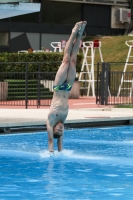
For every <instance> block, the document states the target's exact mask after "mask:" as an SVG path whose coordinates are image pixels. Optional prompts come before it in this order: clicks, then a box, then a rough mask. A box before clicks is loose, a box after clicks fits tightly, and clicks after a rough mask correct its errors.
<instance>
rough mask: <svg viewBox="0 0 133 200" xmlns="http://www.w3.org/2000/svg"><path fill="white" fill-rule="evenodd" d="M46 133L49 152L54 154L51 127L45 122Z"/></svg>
mask: <svg viewBox="0 0 133 200" xmlns="http://www.w3.org/2000/svg"><path fill="white" fill-rule="evenodd" d="M47 132H48V148H49V152H51V153H54V139H53V127H52V126H51V125H50V124H49V121H47Z"/></svg>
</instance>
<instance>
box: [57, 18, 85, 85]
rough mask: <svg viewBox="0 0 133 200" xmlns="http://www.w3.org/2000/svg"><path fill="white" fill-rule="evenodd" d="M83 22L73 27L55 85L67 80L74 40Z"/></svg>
mask: <svg viewBox="0 0 133 200" xmlns="http://www.w3.org/2000/svg"><path fill="white" fill-rule="evenodd" d="M82 23H83V22H78V23H76V24H75V26H74V28H73V29H72V33H71V35H70V37H69V39H68V41H67V43H66V47H65V49H64V56H63V61H62V64H61V66H60V67H59V69H58V71H57V74H56V77H55V82H54V85H61V84H63V83H64V82H65V81H66V80H67V74H68V69H69V65H70V56H71V52H72V49H73V42H74V40H75V38H76V35H77V32H78V31H79V29H80V28H81V27H82Z"/></svg>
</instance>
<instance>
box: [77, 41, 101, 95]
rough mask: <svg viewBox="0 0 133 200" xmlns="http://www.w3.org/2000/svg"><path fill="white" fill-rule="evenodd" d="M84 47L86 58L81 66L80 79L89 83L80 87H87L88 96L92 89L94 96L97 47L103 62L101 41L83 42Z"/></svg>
mask: <svg viewBox="0 0 133 200" xmlns="http://www.w3.org/2000/svg"><path fill="white" fill-rule="evenodd" d="M82 49H83V56H84V58H83V63H82V67H81V72H80V74H79V81H80V82H82V83H85V84H87V86H85V87H80V88H81V89H87V96H89V94H90V89H92V96H93V97H94V96H95V77H94V59H95V50H96V49H98V50H99V54H100V59H101V62H103V57H102V52H101V42H100V41H99V40H94V41H88V42H83V48H82ZM89 60H90V62H89ZM85 76H86V78H85Z"/></svg>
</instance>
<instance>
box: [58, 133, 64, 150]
mask: <svg viewBox="0 0 133 200" xmlns="http://www.w3.org/2000/svg"><path fill="white" fill-rule="evenodd" d="M63 135H64V130H63V134H62V136H61V137H59V138H58V140H57V146H58V151H62V148H63V147H62V140H63Z"/></svg>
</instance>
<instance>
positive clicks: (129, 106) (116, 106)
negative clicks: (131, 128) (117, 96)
mask: <svg viewBox="0 0 133 200" xmlns="http://www.w3.org/2000/svg"><path fill="white" fill-rule="evenodd" d="M115 108H133V105H115Z"/></svg>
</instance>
